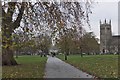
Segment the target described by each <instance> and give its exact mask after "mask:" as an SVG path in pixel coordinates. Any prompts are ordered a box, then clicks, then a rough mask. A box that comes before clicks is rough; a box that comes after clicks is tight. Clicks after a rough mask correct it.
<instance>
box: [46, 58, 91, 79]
mask: <svg viewBox="0 0 120 80" xmlns="http://www.w3.org/2000/svg"><path fill="white" fill-rule="evenodd" d="M44 78H92V76H91V75H89V74H87V73H85V72H82V71H80V70H78V69H77V68H75V67H73V66H71V65H70V64H67V63H65V62H63V61H62V60H60V59H58V58H56V57H50V56H48V60H47V63H46V69H45V76H44Z"/></svg>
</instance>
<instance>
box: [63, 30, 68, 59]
mask: <svg viewBox="0 0 120 80" xmlns="http://www.w3.org/2000/svg"><path fill="white" fill-rule="evenodd" d="M63 32H64V33H65V39H64V44H65V45H64V46H65V60H67V49H66V46H67V45H66V44H67V42H66V35H67V34H66V30H65V28H63Z"/></svg>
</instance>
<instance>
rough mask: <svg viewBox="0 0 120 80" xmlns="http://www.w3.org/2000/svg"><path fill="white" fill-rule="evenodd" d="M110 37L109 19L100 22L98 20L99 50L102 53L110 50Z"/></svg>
mask: <svg viewBox="0 0 120 80" xmlns="http://www.w3.org/2000/svg"><path fill="white" fill-rule="evenodd" d="M111 39H112V32H111V20H110V21H109V22H107V21H106V19H105V21H104V22H103V23H102V22H101V20H100V52H101V53H102V54H104V53H109V52H110V43H111Z"/></svg>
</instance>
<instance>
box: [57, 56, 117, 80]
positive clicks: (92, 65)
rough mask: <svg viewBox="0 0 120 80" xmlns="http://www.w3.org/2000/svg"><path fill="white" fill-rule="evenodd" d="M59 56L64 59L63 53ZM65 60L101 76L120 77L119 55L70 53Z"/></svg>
mask: <svg viewBox="0 0 120 80" xmlns="http://www.w3.org/2000/svg"><path fill="white" fill-rule="evenodd" d="M58 57H59V58H60V59H62V60H64V56H63V55H59V56H58ZM65 62H67V63H69V64H72V65H73V66H75V67H76V68H78V69H81V70H83V71H85V72H87V73H89V74H92V75H95V76H97V77H100V78H117V77H118V56H117V55H89V56H84V57H81V56H80V55H69V56H68V60H67V61H65Z"/></svg>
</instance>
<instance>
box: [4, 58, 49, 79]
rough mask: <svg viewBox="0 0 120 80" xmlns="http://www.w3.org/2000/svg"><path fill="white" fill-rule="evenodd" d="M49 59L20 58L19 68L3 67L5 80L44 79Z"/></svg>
mask: <svg viewBox="0 0 120 80" xmlns="http://www.w3.org/2000/svg"><path fill="white" fill-rule="evenodd" d="M46 60H47V57H40V56H19V57H18V58H17V59H16V61H17V62H18V64H19V65H17V66H3V67H2V77H3V78H42V77H43V76H44V69H45V63H46Z"/></svg>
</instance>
